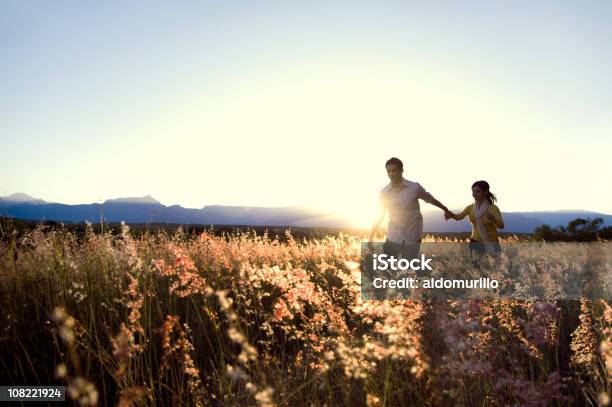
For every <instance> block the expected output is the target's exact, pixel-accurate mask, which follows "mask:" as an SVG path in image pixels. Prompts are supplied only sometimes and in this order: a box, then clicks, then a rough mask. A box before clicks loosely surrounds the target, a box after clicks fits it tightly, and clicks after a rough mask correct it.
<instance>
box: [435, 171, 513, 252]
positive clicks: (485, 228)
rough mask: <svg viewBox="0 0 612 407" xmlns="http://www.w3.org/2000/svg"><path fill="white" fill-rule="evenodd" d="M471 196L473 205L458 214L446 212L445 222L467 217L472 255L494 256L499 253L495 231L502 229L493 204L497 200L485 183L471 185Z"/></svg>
mask: <svg viewBox="0 0 612 407" xmlns="http://www.w3.org/2000/svg"><path fill="white" fill-rule="evenodd" d="M472 196H473V197H474V203H473V204H471V205H468V206H466V207H465V209H464V210H463V211H462V212H461V213H459V214H454V213H452V212H446V213H445V214H444V218H445V219H446V220H448V219H450V218H452V219H455V220H461V219H463V218H465V217H466V216H469V219H470V223H471V224H472V236H470V249H471V251H472V253H474V252H477V253H479V254H483V253H485V252H486V253H488V254H490V255H496V254H499V253H500V252H501V248H500V246H499V237H498V236H497V229H503V228H504V220H503V219H502V216H501V212H500V211H499V208H498V207H497V205H495V202H496V201H497V198H495V195H493V193H492V192H491V191H490V190H489V183H488V182H487V181H476V182H474V184H473V185H472Z"/></svg>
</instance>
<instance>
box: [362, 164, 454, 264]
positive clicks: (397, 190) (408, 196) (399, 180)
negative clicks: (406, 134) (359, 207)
mask: <svg viewBox="0 0 612 407" xmlns="http://www.w3.org/2000/svg"><path fill="white" fill-rule="evenodd" d="M385 168H386V170H387V175H388V176H389V179H390V180H391V182H390V183H389V184H388V185H387V186H385V187H384V188H383V189H382V190H381V191H380V194H379V202H380V211H379V214H378V217H377V218H376V220H375V221H374V225H373V226H372V230H371V232H370V237H369V239H368V242H369V243H368V246H369V247H370V249H371V248H372V244H371V242H372V240H373V239H374V234H375V233H376V231H377V230H378V227H379V226H380V223H381V222H382V221H383V219H384V218H385V213H386V212H389V226H388V232H387V241H386V242H385V245H384V246H383V250H384V252H385V253H387V254H388V255H394V256H397V255H398V254H401V255H402V257H405V258H413V257H416V256H417V255H418V252H419V249H420V246H421V244H420V242H421V236H422V234H423V215H422V214H421V208H420V206H419V199H422V200H424V201H425V202H427V203H429V204H431V205H434V206H437V207H438V208H440V209H442V210H443V211H444V212H445V213H449V210H448V208H447V207H446V206H445V205H443V204H442V203H441V202H440V201H438V200H437V199H436V198H434V197H433V196H432V195H431V194H430V193H429V192H427V191H426V190H425V188H423V187H422V186H421V185H420V184H419V183H418V182H413V181H408V180H407V179H404V177H403V176H402V173H403V172H404V165H403V163H402V162H401V160H399V159H398V158H395V157H393V158H391V159H389V160H388V161H387V162H386V163H385Z"/></svg>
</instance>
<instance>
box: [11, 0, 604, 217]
mask: <svg viewBox="0 0 612 407" xmlns="http://www.w3.org/2000/svg"><path fill="white" fill-rule="evenodd" d="M128 3H129V4H128ZM610 21H612V3H611V2H609V1H597V2H596V1H590V2H589V1H587V2H561V1H541V2H502V1H486V2H485V1H482V2H469V3H464V2H461V4H459V2H452V1H448V2H373V1H372V2H362V1H359V2H355V1H351V2H348V1H347V2H330V1H325V2H300V3H299V4H296V2H223V3H222V4H221V2H201V1H198V2H195V1H194V2H181V3H180V5H179V3H176V2H150V1H147V2H135V1H132V2H98V3H97V4H96V3H94V2H77V1H72V2H59V1H56V2H43V1H23V0H19V1H6V0H5V1H2V2H0V58H1V60H2V63H0V85H1V86H0V89H1V91H0V148H1V150H0V151H2V160H0V174H2V175H1V176H0V196H1V195H8V194H11V193H14V192H26V193H28V194H30V195H33V196H35V197H39V198H43V199H46V200H49V201H56V202H64V203H87V202H96V201H100V200H101V199H107V198H115V197H119V196H142V195H146V194H152V195H153V196H155V197H156V198H158V199H159V200H160V201H162V203H164V204H175V203H179V204H181V205H184V206H188V207H202V206H204V205H209V204H228V205H257V206H260V205H261V206H284V205H307V206H315V207H321V208H324V209H329V210H343V211H344V210H345V208H349V209H348V212H350V213H351V214H352V216H355V217H359V216H361V217H366V216H367V214H369V213H371V211H372V209H373V206H374V205H375V202H376V196H377V192H378V190H379V189H380V188H382V187H383V186H384V185H385V184H386V182H387V179H386V174H385V171H384V161H385V160H386V159H387V158H388V157H389V156H391V155H396V156H398V157H400V158H402V159H403V160H404V162H405V167H406V172H405V177H406V178H408V179H412V180H417V181H420V182H421V183H422V184H423V185H424V186H425V187H426V188H427V189H428V190H430V191H431V192H432V193H433V194H434V195H435V196H436V197H437V198H439V199H440V200H441V201H442V202H444V203H446V204H447V205H448V206H451V207H462V206H464V205H465V204H467V203H469V202H470V201H471V196H470V194H469V186H470V185H471V183H472V182H473V181H474V180H476V179H481V178H483V179H486V180H488V181H489V182H490V183H491V185H492V188H493V190H494V192H497V194H498V195H499V197H500V202H499V205H500V207H501V208H502V210H505V211H518V210H555V209H588V210H597V211H602V212H607V213H612V189H611V188H610V187H609V184H610V181H609V180H610V175H612V174H611V171H610V165H609V163H608V162H607V160H609V158H610V151H612V148H611V147H612V141H611V140H612V137H611V135H612V114H611V113H612V111H611V110H612V76H611V75H610V72H612V45H611V44H612V42H611V41H610V38H612V24H610V23H609V22H610Z"/></svg>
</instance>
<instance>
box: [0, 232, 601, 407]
mask: <svg viewBox="0 0 612 407" xmlns="http://www.w3.org/2000/svg"><path fill="white" fill-rule="evenodd" d="M7 228H8V226H6V225H5V227H4V230H3V232H2V233H3V235H2V243H1V244H0V258H1V261H0V291H1V293H2V294H1V296H0V307H1V309H2V310H3V312H2V315H1V318H0V355H1V356H0V358H1V365H0V384H2V385H18V384H27V385H39V384H40V385H43V384H65V385H66V386H67V393H68V395H69V396H70V398H71V399H72V400H74V401H75V403H77V404H79V405H121V406H128V405H151V406H152V405H156V406H166V405H167V406H170V405H178V406H183V405H194V406H200V405H202V406H204V405H260V406H272V405H280V406H283V405H296V406H303V405H315V406H323V405H327V406H333V405H346V406H354V405H369V406H390V405H419V406H421V405H431V406H439V405H440V406H441V405H453V406H473V405H493V406H496V405H499V406H503V405H524V406H547V405H585V404H587V405H588V404H591V405H606V404H607V403H609V397H610V396H611V394H612V392H611V391H612V383H611V381H610V378H611V376H610V373H612V343H611V341H612V308H611V307H610V305H609V304H608V303H606V302H605V301H586V300H583V301H558V302H556V303H542V302H521V301H517V300H511V299H505V300H496V301H478V300H472V301H451V300H449V301H432V300H423V301H412V300H403V301H400V300H394V301H361V296H360V286H359V283H358V282H359V259H360V241H361V238H360V236H357V235H351V234H337V235H334V236H331V235H330V236H326V235H325V233H320V234H316V235H309V236H303V238H301V239H296V238H295V236H293V235H292V234H281V235H280V237H279V238H276V237H275V236H274V233H271V234H266V233H259V234H257V233H255V232H247V231H239V232H236V233H231V234H224V235H221V236H217V235H215V234H214V233H211V232H210V231H209V232H206V231H200V230H193V231H191V232H193V233H184V232H182V231H176V232H167V231H166V232H164V231H161V232H152V231H146V230H144V231H143V230H141V231H140V232H139V233H137V234H132V233H131V232H129V230H128V229H127V227H126V228H124V229H123V231H122V233H118V234H116V233H111V232H110V231H108V230H107V231H105V232H104V233H101V231H98V232H96V231H94V230H93V228H91V227H87V228H84V229H83V230H82V231H81V232H79V233H76V232H75V231H73V230H70V229H67V228H61V227H56V228H47V229H45V228H44V227H38V228H35V229H33V230H30V229H28V228H24V229H23V230H20V231H19V233H15V234H13V233H10V232H9V231H8V230H7ZM430 240H436V239H435V238H433V237H430ZM543 247H544V249H545V251H544V252H541V253H539V254H538V256H540V257H539V259H540V260H541V261H543V262H548V263H551V262H552V263H555V264H563V261H562V260H563V259H560V257H561V253H559V252H555V249H554V247H553V246H550V247H549V246H546V245H544V246H543ZM546 250H548V251H546ZM518 267H523V266H522V265H519V266H518ZM524 267H528V263H525V265H524ZM500 272H501V271H500Z"/></svg>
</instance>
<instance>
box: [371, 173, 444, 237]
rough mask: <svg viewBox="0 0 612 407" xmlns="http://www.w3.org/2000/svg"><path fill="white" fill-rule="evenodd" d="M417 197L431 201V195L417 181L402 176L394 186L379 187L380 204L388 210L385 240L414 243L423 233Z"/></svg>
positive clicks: (432, 199)
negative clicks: (399, 181)
mask: <svg viewBox="0 0 612 407" xmlns="http://www.w3.org/2000/svg"><path fill="white" fill-rule="evenodd" d="M419 199H422V200H424V201H425V202H428V203H431V202H432V201H434V200H435V198H434V197H433V196H431V194H430V193H429V192H427V191H425V188H423V187H422V186H421V184H419V183H418V182H412V181H408V180H407V179H403V178H402V184H401V185H400V186H399V187H397V188H395V187H393V185H392V184H391V183H389V184H388V185H387V186H386V187H384V188H383V189H381V191H380V194H379V201H380V204H381V205H382V206H383V207H384V208H385V209H386V210H387V211H388V212H389V226H388V231H387V240H389V241H390V242H395V243H414V242H418V241H420V240H421V235H422V234H423V215H422V214H421V207H420V206H419Z"/></svg>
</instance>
